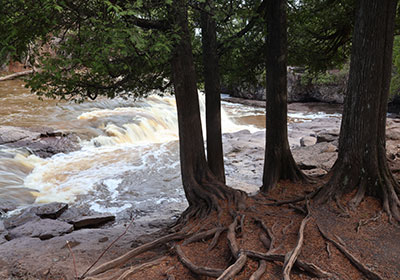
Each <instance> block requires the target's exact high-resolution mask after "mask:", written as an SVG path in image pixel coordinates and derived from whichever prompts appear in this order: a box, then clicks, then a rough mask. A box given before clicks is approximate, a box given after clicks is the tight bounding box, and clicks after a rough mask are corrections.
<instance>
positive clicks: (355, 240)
mask: <svg viewBox="0 0 400 280" xmlns="http://www.w3.org/2000/svg"><path fill="white" fill-rule="evenodd" d="M395 165H396V164H395ZM325 180H326V179H325ZM323 183H324V180H321V179H319V180H318V181H317V182H316V183H314V184H293V183H291V182H280V183H279V185H278V187H277V188H276V189H275V190H273V191H272V193H271V195H270V196H269V197H268V198H267V197H265V196H263V195H261V194H258V195H256V196H253V197H249V198H247V200H246V210H242V211H240V215H241V216H244V220H243V221H244V222H243V229H242V230H237V231H236V238H237V243H238V246H239V248H240V249H245V250H246V249H247V250H253V251H257V252H262V253H266V252H267V251H268V248H266V247H265V246H264V245H263V243H262V242H261V241H260V237H259V236H260V234H265V232H264V231H263V229H262V228H261V227H260V226H259V225H258V224H257V222H256V220H257V219H259V220H262V221H263V222H264V224H265V225H266V226H267V227H268V228H269V229H270V230H271V231H272V232H273V235H274V236H275V238H276V241H275V245H274V248H277V249H276V252H275V253H278V254H286V253H288V252H289V251H290V250H292V249H293V248H294V247H295V245H296V242H297V236H298V233H299V226H300V223H301V221H302V220H303V219H304V218H305V214H304V213H302V212H301V211H299V210H298V209H294V208H293V207H292V206H293V205H296V206H298V207H297V208H301V207H304V205H305V202H304V201H301V202H298V203H293V204H284V205H281V206H273V205H268V204H271V202H273V201H274V200H277V201H283V200H288V199H293V198H297V197H300V196H302V195H304V194H307V193H310V192H312V191H313V190H315V189H316V188H317V187H319V186H321V185H322V184H323ZM351 196H352V194H348V195H347V196H346V197H345V199H344V200H345V202H346V200H349V199H350V198H351ZM303 209H305V208H303ZM309 209H310V213H311V220H310V221H309V222H308V223H307V225H306V227H305V231H304V244H303V246H302V248H301V252H300V255H299V257H298V259H299V260H303V261H306V262H308V263H313V264H314V265H316V266H318V267H319V268H321V269H323V270H324V271H326V272H329V273H331V274H332V276H331V277H329V278H328V279H349V280H350V279H367V278H366V277H365V276H364V275H363V274H362V273H361V272H360V271H359V270H358V269H357V268H356V267H355V266H354V265H353V264H352V263H351V262H350V261H349V259H348V258H346V257H345V256H344V255H343V254H342V253H341V252H340V251H339V250H338V249H337V248H336V247H335V246H334V244H332V243H331V242H329V241H327V240H326V239H324V238H323V237H322V235H321V233H320V231H319V229H318V226H320V227H321V228H323V229H324V231H326V232H328V233H329V234H330V236H334V238H335V239H336V241H339V242H340V243H342V244H343V245H344V246H345V247H346V248H347V250H348V251H349V252H351V254H353V255H354V256H355V257H356V258H357V259H358V260H360V261H361V262H362V263H363V264H364V265H365V266H366V267H367V268H368V269H370V270H371V271H373V272H375V273H377V274H378V275H380V276H381V278H382V279H400V263H399V262H398V260H399V259H400V242H399V240H400V229H399V227H398V225H396V224H392V223H390V222H389V220H388V217H387V215H386V214H385V213H381V205H380V202H379V201H378V200H376V199H374V198H372V197H367V198H365V199H364V201H363V202H362V203H361V204H360V206H359V207H358V209H356V211H349V214H350V215H343V213H342V212H341V210H340V209H339V208H337V206H336V204H335V203H331V204H329V205H323V206H318V207H317V206H313V204H312V203H311V206H310V208H309ZM371 218H372V219H371ZM232 220H233V219H232V217H231V215H229V214H228V211H226V212H225V214H223V215H222V218H221V219H219V218H218V217H217V215H215V214H212V215H211V216H210V217H208V218H206V219H203V220H201V221H198V220H196V221H191V222H190V223H189V224H188V225H187V226H186V228H192V232H200V231H205V230H208V229H210V228H213V227H216V226H218V225H221V224H222V225H223V226H228V225H229V224H230V223H231V222H232ZM360 221H361V222H360ZM317 225H318V226H317ZM237 229H238V228H237ZM167 230H168V229H164V230H162V231H159V232H157V233H154V234H152V235H149V236H147V237H146V238H141V239H140V240H136V242H134V244H132V242H133V241H134V240H132V241H131V243H129V241H127V240H126V238H125V241H123V242H122V243H121V244H118V243H119V242H116V244H115V245H114V246H113V247H112V249H111V250H110V251H109V252H107V253H106V254H105V257H104V259H101V261H100V262H99V264H101V263H104V262H106V261H109V260H111V259H113V258H116V257H118V256H120V255H122V254H123V253H125V252H127V251H129V250H131V249H132V248H131V246H132V247H136V246H138V245H140V244H142V243H145V242H148V241H149V240H152V239H155V238H157V237H159V236H162V235H164V234H166V231H167ZM226 237H227V233H226V231H225V232H223V233H222V234H221V236H220V237H219V239H218V243H217V245H216V246H215V247H214V249H212V250H211V251H208V246H209V244H210V242H211V239H208V240H204V241H199V242H194V243H191V244H188V245H183V246H182V249H183V251H184V253H185V255H186V257H187V258H188V259H189V260H190V261H191V262H192V263H194V264H196V265H198V266H203V267H204V266H207V267H211V268H219V269H226V268H227V267H228V266H229V265H231V264H232V263H233V262H234V259H233V257H232V253H231V251H230V249H229V246H228V241H227V238H226ZM211 238H212V236H211ZM123 239H124V238H123ZM111 242H112V240H111V239H110V240H108V241H107V242H105V244H104V245H108V244H109V243H111ZM182 242H183V241H179V242H176V243H175V244H182ZM130 244H131V246H130ZM175 244H174V243H173V242H170V243H167V244H165V245H163V246H159V247H157V248H156V249H154V250H151V251H148V252H146V253H144V254H141V255H138V256H136V257H134V258H132V259H131V260H130V261H129V262H128V263H126V264H124V266H123V267H122V269H119V268H117V269H114V270H111V271H107V272H105V273H103V274H100V275H97V276H96V277H98V278H94V279H118V277H119V276H120V275H121V273H122V272H123V271H124V270H127V269H129V268H130V267H133V266H135V265H138V264H141V263H146V262H148V261H151V260H154V259H157V258H160V257H162V256H164V257H165V258H164V259H162V260H161V261H160V262H159V263H157V264H155V265H152V266H150V267H147V268H145V269H143V270H140V271H138V272H136V273H134V274H132V275H131V276H129V277H126V278H124V279H154V280H165V279H171V280H172V279H193V280H194V279H197V280H198V279H202V280H203V279H204V280H205V279H215V278H211V277H206V276H199V275H195V274H193V273H192V272H190V271H189V270H188V269H187V268H186V267H185V266H184V265H183V264H182V263H181V262H180V260H179V259H178V257H177V255H176V253H175V250H174V249H173V246H174V245H175ZM121 245H123V246H121ZM103 251H104V248H102V249H101V250H100V249H99V248H97V249H95V248H92V250H90V251H86V250H76V249H74V248H72V252H73V255H74V258H75V262H76V267H77V274H78V275H82V273H83V272H84V271H85V270H86V268H87V267H88V266H89V265H90V264H91V263H93V261H94V260H95V259H97V257H98V256H99V255H100V254H101V253H102V252H103ZM52 258H54V259H60V260H61V259H63V265H64V266H67V268H68V269H67V271H69V273H65V271H66V270H65V267H63V269H58V268H57V266H56V265H53V266H52V267H50V268H49V267H48V265H46V263H43V269H44V270H45V271H44V272H43V271H42V272H41V274H38V273H32V271H29V263H26V260H23V259H22V260H21V263H24V264H23V266H19V264H18V263H16V264H15V266H14V267H13V268H12V269H10V270H9V272H10V273H9V274H8V275H6V274H3V276H4V277H6V278H5V279H7V277H9V278H8V279H74V274H75V273H74V265H73V258H72V255H71V253H70V252H69V251H68V249H67V248H64V249H63V250H58V251H54V253H53V255H52ZM30 261H31V262H34V261H36V262H37V261H38V260H33V259H31V260H30ZM39 262H40V260H39ZM99 264H98V265H99ZM1 265H2V264H1V263H0V267H1ZM98 265H96V266H95V267H97V266H98ZM282 266H283V264H282V263H280V262H267V268H266V272H265V273H264V275H263V276H262V278H261V279H282ZM257 267H258V261H256V260H254V259H250V258H248V261H247V263H246V265H245V267H244V268H243V269H242V270H241V271H240V273H239V274H237V275H236V276H235V278H234V279H238V280H241V279H249V278H250V276H251V275H252V273H254V271H255V270H256V269H257ZM13 275H14V276H13ZM291 279H316V278H313V277H312V275H310V274H308V273H305V272H303V271H300V270H298V269H296V267H294V268H293V270H292V273H291Z"/></svg>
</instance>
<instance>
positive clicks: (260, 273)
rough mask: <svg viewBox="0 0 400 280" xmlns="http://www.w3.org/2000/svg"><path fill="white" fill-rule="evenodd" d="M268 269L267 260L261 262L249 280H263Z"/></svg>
mask: <svg viewBox="0 0 400 280" xmlns="http://www.w3.org/2000/svg"><path fill="white" fill-rule="evenodd" d="M266 269H267V262H266V261H265V260H260V261H259V265H258V268H257V270H256V271H255V272H254V273H253V274H252V275H251V276H250V278H249V280H259V279H261V277H262V276H263V274H264V273H265V270H266Z"/></svg>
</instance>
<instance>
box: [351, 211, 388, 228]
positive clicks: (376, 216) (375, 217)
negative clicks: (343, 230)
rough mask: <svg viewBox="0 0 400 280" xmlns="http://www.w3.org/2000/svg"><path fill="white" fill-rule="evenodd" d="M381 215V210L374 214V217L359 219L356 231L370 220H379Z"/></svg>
mask: <svg viewBox="0 0 400 280" xmlns="http://www.w3.org/2000/svg"><path fill="white" fill-rule="evenodd" d="M381 216H382V211H379V213H378V214H376V215H375V216H374V217H372V218H369V219H366V220H360V221H359V222H358V224H357V228H356V231H357V233H358V232H359V231H360V229H361V227H362V226H365V225H367V224H369V223H371V222H376V221H377V220H379V218H380V217H381Z"/></svg>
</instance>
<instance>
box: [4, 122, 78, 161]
mask: <svg viewBox="0 0 400 280" xmlns="http://www.w3.org/2000/svg"><path fill="white" fill-rule="evenodd" d="M77 142H78V141H77V138H76V136H75V135H73V134H69V133H65V132H62V131H56V130H54V129H53V128H50V127H15V126H0V145H6V146H8V147H11V148H26V149H27V150H29V151H30V152H32V153H33V154H35V155H37V156H39V157H42V158H47V157H51V156H53V155H55V154H58V153H68V152H72V151H75V150H77V149H79V145H78V144H77Z"/></svg>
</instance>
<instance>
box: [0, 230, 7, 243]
mask: <svg viewBox="0 0 400 280" xmlns="http://www.w3.org/2000/svg"><path fill="white" fill-rule="evenodd" d="M7 234H8V232H3V233H0V245H2V244H4V243H6V242H8V239H7Z"/></svg>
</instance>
